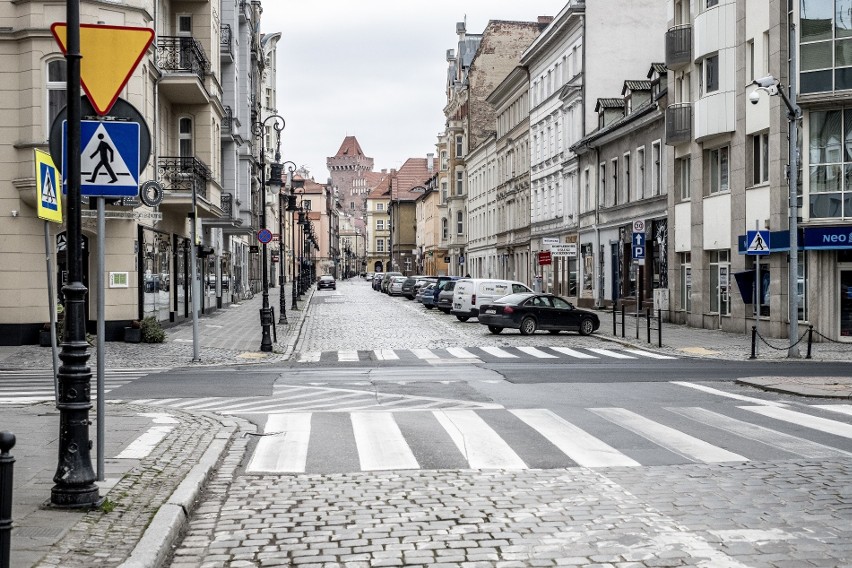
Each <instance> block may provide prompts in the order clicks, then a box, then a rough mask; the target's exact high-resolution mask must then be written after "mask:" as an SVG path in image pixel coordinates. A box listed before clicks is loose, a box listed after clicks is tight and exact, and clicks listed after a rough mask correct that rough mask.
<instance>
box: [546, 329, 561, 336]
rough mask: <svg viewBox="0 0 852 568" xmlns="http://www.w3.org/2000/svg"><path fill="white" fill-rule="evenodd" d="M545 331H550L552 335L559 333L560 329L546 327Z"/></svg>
mask: <svg viewBox="0 0 852 568" xmlns="http://www.w3.org/2000/svg"><path fill="white" fill-rule="evenodd" d="M547 331H548V332H550V333H551V334H552V335H556V334H557V333H559V332H560V331H562V330H561V329H548V330H547Z"/></svg>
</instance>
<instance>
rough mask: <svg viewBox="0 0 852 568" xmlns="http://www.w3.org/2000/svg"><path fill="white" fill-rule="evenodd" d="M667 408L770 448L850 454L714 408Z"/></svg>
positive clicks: (824, 455) (810, 453)
mask: <svg viewBox="0 0 852 568" xmlns="http://www.w3.org/2000/svg"><path fill="white" fill-rule="evenodd" d="M667 410H669V411H671V412H674V413H676V414H680V415H681V416H685V417H687V418H689V419H691V420H695V421H696V422H700V423H701V424H706V425H707V426H712V427H713V428H719V429H720V430H725V431H726V432H730V433H732V434H735V435H737V436H742V437H743V438H747V439H749V440H754V441H756V442H761V443H763V444H766V445H768V446H772V447H773V448H778V449H779V450H784V451H785V452H790V453H792V454H796V455H798V456H802V457H804V458H809V459H817V458H836V457H839V456H843V457H849V456H850V455H852V454H850V453H849V452H844V451H843V450H838V449H835V448H832V447H829V446H824V445H822V444H818V443H817V442H812V441H810V440H806V439H804V438H799V437H797V436H791V435H789V434H785V433H783V432H776V431H775V430H770V429H769V428H765V427H763V426H759V425H757V424H751V423H749V422H743V421H742V420H737V419H736V418H731V417H730V416H725V415H724V414H719V413H718V412H713V411H712V410H707V409H705V408H699V407H697V406H693V407H687V408H668V409H667Z"/></svg>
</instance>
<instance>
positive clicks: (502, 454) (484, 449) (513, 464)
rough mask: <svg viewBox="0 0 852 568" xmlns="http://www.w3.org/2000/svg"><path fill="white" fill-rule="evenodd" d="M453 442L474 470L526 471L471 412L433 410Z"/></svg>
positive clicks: (512, 453) (474, 413)
mask: <svg viewBox="0 0 852 568" xmlns="http://www.w3.org/2000/svg"><path fill="white" fill-rule="evenodd" d="M432 414H433V415H434V416H435V418H436V419H437V420H438V422H439V423H440V424H441V426H443V428H444V430H446V431H447V434H449V436H450V438H451V439H452V440H453V443H454V444H455V445H456V447H457V448H458V449H459V451H460V452H461V453H462V455H463V456H464V457H465V459H467V462H468V464H469V465H470V467H472V468H474V469H527V464H525V463H524V461H523V460H522V459H521V458H520V457H519V456H518V454H516V453H515V452H514V451H513V450H512V448H510V447H509V445H508V444H507V443H506V442H505V441H504V440H503V438H501V437H500V435H499V434H497V432H495V431H494V430H493V429H492V428H491V427H490V426H489V425H488V424H486V422H485V420H483V419H482V417H480V416H479V415H478V414H477V413H476V412H474V411H472V410H454V411H452V412H447V411H444V410H433V411H432Z"/></svg>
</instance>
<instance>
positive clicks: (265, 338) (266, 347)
mask: <svg viewBox="0 0 852 568" xmlns="http://www.w3.org/2000/svg"><path fill="white" fill-rule="evenodd" d="M270 120H272V121H274V122H273V124H272V128H273V129H274V130H275V133H276V135H277V136H276V139H277V140H276V142H277V145H276V148H275V163H274V164H272V168H271V170H272V171H271V174H272V175H270V176H269V177H270V180H269V185H274V186H280V185H281V170H282V166H281V164H279V163H278V160H280V159H281V152H280V148H281V131H282V130H284V126H285V123H284V119H283V118H282V117H281V116H279V115H277V114H273V115H270V116H268V117H266V118H265V119H264V120H263V122H256V123H255V125H254V127H255V130H254V134H255V136H257V137H258V138H260V185H261V196H262V198H261V202H260V207H261V215H260V224H261V232H264V231H266V184H267V181H266V144H265V142H266V123H267V122H269V121H270ZM266 243H267V240H266V239H263V240H262V241H261V244H262V249H261V251H262V252H261V262H262V263H263V271H262V278H263V304H262V306H261V308H260V326H261V329H262V330H263V335H262V337H261V340H260V350H261V351H264V352H267V353H268V352H271V351H272V334H271V331H272V323H273V321H272V320H273V319H274V316H273V312H272V308H270V307H269V266H268V262H267V247H266Z"/></svg>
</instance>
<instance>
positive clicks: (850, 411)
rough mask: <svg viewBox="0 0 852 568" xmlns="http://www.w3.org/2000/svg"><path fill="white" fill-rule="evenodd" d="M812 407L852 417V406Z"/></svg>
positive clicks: (816, 405) (820, 405)
mask: <svg viewBox="0 0 852 568" xmlns="http://www.w3.org/2000/svg"><path fill="white" fill-rule="evenodd" d="M811 406H813V407H814V408H821V409H823V410H828V411H831V412H839V413H840V414H846V415H847V416H852V404H812V405H811Z"/></svg>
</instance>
